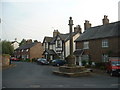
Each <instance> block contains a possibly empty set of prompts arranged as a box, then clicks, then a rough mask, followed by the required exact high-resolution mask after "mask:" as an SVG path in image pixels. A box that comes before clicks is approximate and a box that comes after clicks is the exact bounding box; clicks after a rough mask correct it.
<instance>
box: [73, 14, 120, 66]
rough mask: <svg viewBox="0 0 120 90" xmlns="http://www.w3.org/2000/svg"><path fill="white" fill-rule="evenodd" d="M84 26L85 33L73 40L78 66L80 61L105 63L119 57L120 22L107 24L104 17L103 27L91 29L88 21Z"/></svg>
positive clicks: (106, 19) (107, 21)
mask: <svg viewBox="0 0 120 90" xmlns="http://www.w3.org/2000/svg"><path fill="white" fill-rule="evenodd" d="M84 25H85V26H84V28H85V31H84V32H83V34H81V36H80V37H79V38H77V39H76V40H75V43H76V51H75V52H74V54H75V56H76V62H78V63H79V65H81V61H82V60H86V61H88V60H91V61H93V62H107V61H108V58H109V57H120V48H119V47H118V46H120V44H119V42H120V21H117V22H113V23H109V19H108V18H107V16H106V15H105V16H104V19H103V25H100V26H95V27H91V24H90V23H89V21H85V23H84Z"/></svg>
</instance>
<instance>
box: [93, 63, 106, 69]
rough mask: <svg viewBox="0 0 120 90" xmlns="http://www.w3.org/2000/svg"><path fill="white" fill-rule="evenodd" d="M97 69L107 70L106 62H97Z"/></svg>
mask: <svg viewBox="0 0 120 90" xmlns="http://www.w3.org/2000/svg"><path fill="white" fill-rule="evenodd" d="M95 68H98V69H102V70H103V69H105V63H104V62H96V63H95Z"/></svg>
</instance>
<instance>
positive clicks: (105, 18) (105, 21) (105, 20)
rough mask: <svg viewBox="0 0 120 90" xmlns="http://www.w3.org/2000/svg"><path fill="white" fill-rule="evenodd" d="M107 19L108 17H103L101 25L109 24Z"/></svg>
mask: <svg viewBox="0 0 120 90" xmlns="http://www.w3.org/2000/svg"><path fill="white" fill-rule="evenodd" d="M107 17H108V16H106V15H104V18H103V19H102V22H103V25H105V24H109V19H108V18H107Z"/></svg>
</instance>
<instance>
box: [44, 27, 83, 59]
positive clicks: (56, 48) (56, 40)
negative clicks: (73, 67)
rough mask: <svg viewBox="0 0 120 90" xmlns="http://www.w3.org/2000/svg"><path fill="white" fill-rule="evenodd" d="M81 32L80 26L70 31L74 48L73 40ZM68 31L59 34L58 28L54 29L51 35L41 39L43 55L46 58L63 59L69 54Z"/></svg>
mask: <svg viewBox="0 0 120 90" xmlns="http://www.w3.org/2000/svg"><path fill="white" fill-rule="evenodd" d="M80 34H81V28H80V26H79V25H78V26H76V27H75V28H74V32H73V33H72V37H73V43H74V46H73V47H74V50H75V42H74V40H76V39H77V38H78V37H79V36H80ZM69 35H70V34H69V33H66V34H61V33H59V31H58V30H54V32H53V37H45V38H44V40H43V46H44V53H43V54H44V55H45V58H46V59H47V60H53V59H58V58H60V59H65V58H66V57H67V56H68V55H69V54H70V51H69Z"/></svg>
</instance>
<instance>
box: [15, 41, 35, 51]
mask: <svg viewBox="0 0 120 90" xmlns="http://www.w3.org/2000/svg"><path fill="white" fill-rule="evenodd" d="M36 44H37V43H30V44H25V45H22V46H20V47H18V48H17V49H16V50H22V49H29V48H31V47H33V46H34V45H36Z"/></svg>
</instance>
